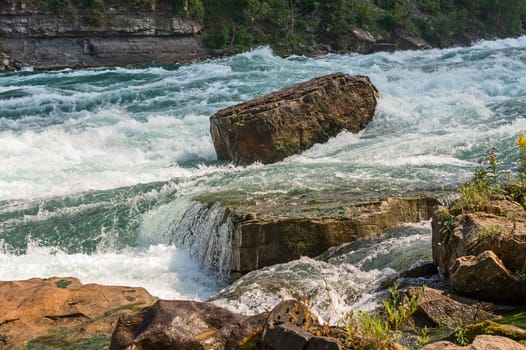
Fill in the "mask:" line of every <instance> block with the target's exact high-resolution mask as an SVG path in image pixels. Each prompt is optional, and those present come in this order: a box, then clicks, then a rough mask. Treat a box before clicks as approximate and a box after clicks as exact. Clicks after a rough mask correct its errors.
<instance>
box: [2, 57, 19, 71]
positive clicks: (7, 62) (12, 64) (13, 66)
mask: <svg viewBox="0 0 526 350" xmlns="http://www.w3.org/2000/svg"><path fill="white" fill-rule="evenodd" d="M20 68H22V64H21V63H20V62H18V61H15V60H13V59H12V58H11V57H9V56H8V55H7V54H6V53H4V52H0V73H1V72H11V71H15V70H19V69H20Z"/></svg>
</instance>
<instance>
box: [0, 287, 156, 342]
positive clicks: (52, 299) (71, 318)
mask: <svg viewBox="0 0 526 350" xmlns="http://www.w3.org/2000/svg"><path fill="white" fill-rule="evenodd" d="M0 296H1V297H0V310H1V312H0V348H5V349H24V348H25V346H26V344H27V343H28V342H29V341H32V342H33V343H36V344H45V343H49V344H53V345H57V346H58V345H59V344H60V343H64V344H68V345H69V346H71V344H74V343H76V344H79V342H80V341H82V339H90V338H91V339H92V338H97V337H98V338H99V339H100V341H101V342H106V343H107V344H109V335H110V334H111V332H112V330H113V328H114V327H115V325H116V323H117V320H118V318H119V317H120V315H123V314H126V313H131V312H135V311H137V310H138V309H140V308H143V307H146V306H148V305H150V304H152V303H153V302H154V300H155V298H154V297H152V296H151V295H150V294H149V293H148V292H147V291H146V290H144V289H143V288H131V287H109V286H101V285H97V284H86V285H83V284H81V283H80V282H79V280H78V279H76V278H71V277H65V278H58V277H54V278H49V279H40V278H33V279H30V280H27V281H15V282H0ZM107 344H106V345H107ZM2 346H4V347H2Z"/></svg>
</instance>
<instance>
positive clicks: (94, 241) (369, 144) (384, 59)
mask: <svg viewBox="0 0 526 350" xmlns="http://www.w3.org/2000/svg"><path fill="white" fill-rule="evenodd" d="M333 72H344V73H349V74H363V75H368V76H369V77H370V79H371V81H372V82H373V83H374V84H375V85H376V87H377V88H378V90H379V92H380V98H379V104H378V107H377V110H376V113H375V116H374V119H373V121H372V122H371V123H370V124H369V125H368V126H367V128H366V129H365V130H363V131H362V132H360V133H359V134H351V133H348V132H342V133H341V134H339V135H338V136H337V137H335V138H333V139H331V140H330V141H329V142H328V143H326V144H322V145H315V146H314V147H313V148H312V149H310V150H308V151H306V152H304V153H303V154H301V155H295V156H291V157H289V158H287V159H285V160H284V161H282V162H279V163H276V164H272V165H261V164H255V165H251V166H248V167H236V166H233V165H231V164H228V163H225V162H219V161H217V160H216V156H215V152H214V148H213V145H212V141H211V138H210V135H209V116H210V115H212V114H213V113H214V112H215V111H217V110H218V109H220V108H223V107H226V106H229V105H232V104H235V103H239V102H242V101H245V100H248V99H251V98H254V97H257V96H261V95H263V94H266V93H269V92H272V91H274V90H276V89H279V88H282V87H285V86H289V85H292V84H294V83H297V82H301V81H304V80H307V79H310V78H313V77H316V76H319V75H323V74H328V73H333ZM525 117H526V37H521V38H517V39H506V40H498V41H483V42H479V43H476V44H474V45H473V46H472V47H469V48H451V49H445V50H439V49H434V50H428V51H404V52H396V53H376V54H372V55H327V56H324V57H320V58H305V57H289V58H286V59H284V58H280V57H277V56H275V55H273V53H272V51H271V50H270V49H268V48H259V49H256V50H253V51H251V52H248V53H244V54H240V55H237V56H234V57H231V58H225V59H219V60H212V61H207V62H201V63H196V64H191V65H174V66H158V65H154V64H152V65H147V66H143V67H139V68H130V69H128V68H100V69H86V70H78V71H73V70H64V71H58V72H32V71H29V70H28V71H23V72H18V73H9V74H4V75H1V76H0V280H15V279H26V278H30V277H49V276H75V277H79V278H80V279H81V281H83V282H86V283H87V282H97V283H103V284H119V285H132V286H143V287H146V288H147V289H148V290H149V291H150V292H151V293H152V294H154V295H156V296H159V297H162V298H184V299H196V300H206V299H209V298H211V297H213V299H214V300H215V302H216V303H218V304H220V305H227V306H228V307H230V308H232V309H233V310H238V311H243V312H248V313H250V312H256V311H259V310H262V309H263V307H269V306H272V304H274V303H276V302H277V301H278V300H279V299H280V298H286V297H289V296H293V295H299V294H307V295H309V296H310V297H311V298H312V299H313V300H314V302H315V303H316V305H318V306H319V307H320V309H325V310H326V309H327V308H326V307H323V306H324V305H325V306H327V305H326V304H327V303H329V302H330V303H332V304H333V306H334V308H333V309H336V310H340V311H342V310H346V309H352V308H359V307H362V308H367V305H369V302H370V299H371V293H370V292H371V290H373V289H374V286H375V285H376V284H377V283H378V280H379V279H381V278H382V277H383V276H386V275H389V274H390V273H392V272H393V271H394V270H397V269H399V268H400V267H401V266H403V265H404V264H406V265H407V264H410V263H411V261H408V257H411V258H410V259H409V260H411V259H412V260H419V259H423V260H425V259H428V258H429V256H430V228H429V223H428V222H424V223H421V224H416V225H407V226H404V227H402V228H400V229H399V230H397V231H396V232H392V233H390V234H389V236H387V237H386V238H384V239H382V240H375V241H370V242H365V243H363V244H362V245H353V246H350V247H347V248H345V247H344V248H342V249H336V250H334V251H331V252H328V253H326V254H324V255H323V256H321V257H319V258H317V259H311V258H302V259H299V260H297V261H293V262H291V263H288V264H283V265H278V266H274V267H271V268H266V269H263V270H261V271H257V272H254V273H251V274H249V275H247V276H245V277H244V278H242V279H241V280H240V281H238V282H237V283H236V284H234V285H233V286H230V287H228V288H227V289H225V290H223V291H222V292H220V293H219V294H217V293H218V292H219V291H220V290H221V289H222V288H224V287H225V286H226V283H225V278H224V271H225V270H226V269H227V268H228V261H229V257H230V256H229V251H228V249H227V248H225V247H226V246H227V243H228V242H227V240H228V238H227V237H219V238H217V239H216V240H214V241H213V242H212V241H211V240H210V239H209V238H206V234H207V232H208V231H210V229H211V227H213V226H214V220H217V217H218V216H220V215H221V209H220V208H214V207H213V208H211V209H210V210H209V212H208V213H207V214H206V215H204V216H203V217H202V218H201V220H199V222H193V223H190V222H187V221H188V220H187V219H188V217H191V214H192V213H194V212H195V213H197V212H198V211H199V208H196V204H195V203H193V202H192V200H191V198H192V196H195V195H199V194H203V193H211V192H217V191H225V190H235V191H237V192H241V193H244V194H246V196H247V198H249V197H250V196H251V195H253V194H258V195H261V194H265V193H285V194H286V193H289V192H290V193H292V192H294V193H302V192H315V191H343V190H344V191H348V192H350V193H356V194H360V193H365V192H375V193H380V194H381V193H388V192H404V191H424V190H437V189H439V188H440V187H441V186H445V187H446V188H452V187H454V186H455V185H457V184H459V183H461V182H462V181H465V180H466V179H468V178H469V177H470V176H471V174H472V172H473V170H474V168H475V167H476V166H477V165H478V160H479V159H480V158H482V157H483V155H484V151H485V150H486V149H487V148H490V147H493V146H495V147H497V149H498V152H499V160H500V161H501V163H502V166H503V169H505V170H514V169H515V168H516V167H517V163H516V159H517V155H518V150H517V148H516V146H515V139H516V136H517V135H518V134H519V133H520V132H525V131H526V119H525ZM192 225H193V226H194V227H192ZM188 231H192V232H194V231H195V232H200V234H201V236H202V237H205V238H202V237H201V236H199V235H198V236H199V237H201V238H199V239H197V238H196V239H195V240H194V241H192V242H190V243H188V240H184V239H182V237H185V235H187V234H188ZM219 231H221V230H219ZM222 231H227V230H226V228H224V229H223V230H222ZM225 240H226V241H225ZM216 294H217V295H216ZM329 316H330V315H329Z"/></svg>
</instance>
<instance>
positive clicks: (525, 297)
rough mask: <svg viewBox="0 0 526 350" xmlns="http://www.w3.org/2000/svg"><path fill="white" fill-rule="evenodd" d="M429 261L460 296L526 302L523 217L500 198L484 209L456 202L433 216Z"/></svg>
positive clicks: (515, 205) (523, 213) (518, 207)
mask: <svg viewBox="0 0 526 350" xmlns="http://www.w3.org/2000/svg"><path fill="white" fill-rule="evenodd" d="M432 229H433V238H432V246H433V261H434V263H435V264H436V265H438V267H439V270H440V272H441V273H442V274H443V275H444V276H446V277H449V278H450V281H451V287H452V288H453V289H454V290H455V291H457V292H458V293H463V294H465V295H468V296H470V297H474V298H477V299H482V300H496V301H500V302H505V303H506V302H509V303H525V302H526V279H525V278H524V277H523V276H524V275H525V274H526V253H525V252H526V211H525V210H524V208H523V207H522V206H521V205H520V204H519V203H517V202H515V201H513V200H511V199H510V198H507V197H505V196H502V195H496V196H493V197H492V198H491V200H490V203H489V204H487V205H485V206H484V207H482V208H475V209H469V208H467V207H466V206H465V204H464V203H463V202H461V201H460V200H459V201H457V202H456V203H453V204H452V205H451V206H450V207H449V208H445V207H439V208H437V210H436V211H435V213H434V214H433V220H432Z"/></svg>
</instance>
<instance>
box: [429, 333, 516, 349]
mask: <svg viewBox="0 0 526 350" xmlns="http://www.w3.org/2000/svg"><path fill="white" fill-rule="evenodd" d="M525 349H526V347H524V346H522V345H521V344H519V343H517V342H516V341H514V340H511V339H508V338H505V337H499V336H493V335H479V336H478V337H476V338H475V340H474V341H473V343H472V344H471V345H468V346H458V345H455V344H453V343H451V342H448V341H441V342H437V343H432V344H428V345H426V346H424V347H423V348H422V349H421V350H525Z"/></svg>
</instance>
